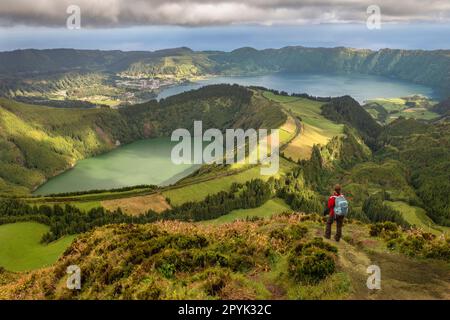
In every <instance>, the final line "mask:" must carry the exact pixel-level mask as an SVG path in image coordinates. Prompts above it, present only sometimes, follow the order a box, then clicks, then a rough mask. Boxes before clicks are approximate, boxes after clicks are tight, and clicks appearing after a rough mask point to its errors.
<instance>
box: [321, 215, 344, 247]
mask: <svg viewBox="0 0 450 320" xmlns="http://www.w3.org/2000/svg"><path fill="white" fill-rule="evenodd" d="M335 217H336V219H335ZM335 217H331V216H329V217H328V220H327V227H326V229H325V238H327V239H330V238H331V226H332V225H333V222H334V220H336V235H335V236H334V239H335V240H336V241H339V240H340V239H341V237H342V225H343V224H344V216H335Z"/></svg>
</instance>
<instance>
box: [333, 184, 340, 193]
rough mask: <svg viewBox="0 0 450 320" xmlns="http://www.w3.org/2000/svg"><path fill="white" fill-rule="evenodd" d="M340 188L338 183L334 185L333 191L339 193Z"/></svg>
mask: <svg viewBox="0 0 450 320" xmlns="http://www.w3.org/2000/svg"><path fill="white" fill-rule="evenodd" d="M341 190H342V188H341V185H340V184H337V185H335V186H334V192H336V193H337V194H341Z"/></svg>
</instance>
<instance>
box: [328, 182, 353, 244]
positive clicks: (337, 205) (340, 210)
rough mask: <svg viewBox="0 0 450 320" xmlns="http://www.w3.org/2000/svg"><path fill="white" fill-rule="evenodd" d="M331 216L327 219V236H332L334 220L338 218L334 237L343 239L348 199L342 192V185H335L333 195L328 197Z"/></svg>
mask: <svg viewBox="0 0 450 320" xmlns="http://www.w3.org/2000/svg"><path fill="white" fill-rule="evenodd" d="M327 207H328V210H329V216H328V220H327V227H326V229H325V238H327V239H330V238H331V226H332V225H333V222H334V220H336V235H335V236H334V239H335V240H336V241H339V240H341V237H342V225H343V223H344V217H345V216H346V215H347V213H348V201H347V200H346V199H345V197H344V195H343V194H341V186H340V185H338V184H337V185H336V186H335V187H334V193H333V195H332V196H331V197H330V198H329V199H328V206H327Z"/></svg>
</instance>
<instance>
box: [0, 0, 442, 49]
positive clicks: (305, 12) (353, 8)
mask: <svg viewBox="0 0 450 320" xmlns="http://www.w3.org/2000/svg"><path fill="white" fill-rule="evenodd" d="M373 4H375V5H377V6H379V8H380V9H381V21H382V28H381V29H380V30H376V31H375V32H374V31H373V30H372V31H371V30H368V29H367V28H366V21H367V18H368V13H367V8H368V6H369V5H373ZM70 5H77V6H79V8H80V9H81V30H76V31H74V30H70V31H68V30H67V28H66V21H67V18H68V16H69V14H68V13H67V8H68V7H69V6H70ZM413 35H414V36H415V37H412V36H413ZM267 37H271V41H267ZM418 37H424V38H423V39H421V40H420V39H418ZM219 38H220V39H219ZM448 39H450V0H402V1H392V0H217V1H213V0H175V1H164V0H97V1H96V0H1V1H0V50H12V49H16V48H29V47H36V48H46V47H80V48H91V47H95V46H97V47H98V48H100V49H103V48H105V49H111V48H117V49H130V50H135V49H145V50H147V49H156V48H160V47H163V46H178V45H187V46H191V47H193V48H194V49H200V48H201V49H203V48H204V46H205V45H209V46H210V47H209V48H210V49H231V48H233V46H241V45H245V44H248V45H253V46H255V47H261V46H271V47H279V46H283V45H293V44H300V45H310V46H317V45H322V46H336V45H346V46H354V47H370V48H378V47H383V46H387V47H405V48H409V47H411V48H412V47H414V48H416V47H418V48H420V47H422V46H423V48H425V49H435V48H449V47H450V44H449V43H448V42H449V40H448ZM225 40H227V41H228V42H226V41H225ZM425 40H427V41H425ZM224 41H225V42H224ZM421 41H422V42H423V43H421ZM430 42H431V43H430ZM190 43H192V45H190ZM271 44H272V45H271Z"/></svg>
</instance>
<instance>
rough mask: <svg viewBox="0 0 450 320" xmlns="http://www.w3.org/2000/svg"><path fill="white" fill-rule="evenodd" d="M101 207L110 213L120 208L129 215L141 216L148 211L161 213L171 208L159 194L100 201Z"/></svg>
mask: <svg viewBox="0 0 450 320" xmlns="http://www.w3.org/2000/svg"><path fill="white" fill-rule="evenodd" d="M101 206H102V207H104V208H105V209H107V210H110V211H115V210H117V209H118V208H120V209H122V211H123V212H124V213H126V214H130V215H139V214H143V213H146V212H147V211H149V210H153V211H156V212H162V211H164V210H166V209H170V208H171V207H170V205H169V204H168V203H167V201H166V199H165V198H164V197H163V196H162V195H161V194H150V195H147V196H137V197H130V198H123V199H115V200H105V201H101Z"/></svg>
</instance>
